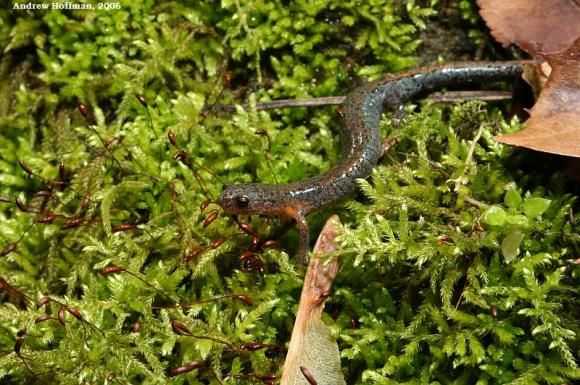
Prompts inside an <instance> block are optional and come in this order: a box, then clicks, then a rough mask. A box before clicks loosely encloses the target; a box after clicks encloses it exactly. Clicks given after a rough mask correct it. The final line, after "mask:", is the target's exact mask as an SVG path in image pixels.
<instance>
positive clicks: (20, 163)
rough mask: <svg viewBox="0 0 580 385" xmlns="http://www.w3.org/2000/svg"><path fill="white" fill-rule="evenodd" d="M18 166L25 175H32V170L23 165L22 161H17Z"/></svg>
mask: <svg viewBox="0 0 580 385" xmlns="http://www.w3.org/2000/svg"><path fill="white" fill-rule="evenodd" d="M18 164H19V165H20V168H21V169H22V170H24V172H25V173H27V174H28V175H32V170H31V169H30V167H28V166H27V165H26V163H24V161H23V160H19V161H18Z"/></svg>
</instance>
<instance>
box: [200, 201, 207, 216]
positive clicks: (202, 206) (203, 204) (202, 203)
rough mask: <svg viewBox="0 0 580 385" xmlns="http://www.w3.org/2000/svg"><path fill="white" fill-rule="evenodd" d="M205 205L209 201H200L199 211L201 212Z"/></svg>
mask: <svg viewBox="0 0 580 385" xmlns="http://www.w3.org/2000/svg"><path fill="white" fill-rule="evenodd" d="M207 206H209V201H203V202H201V204H200V205H199V211H200V212H201V213H202V214H203V212H204V211H205V209H206V208H207Z"/></svg>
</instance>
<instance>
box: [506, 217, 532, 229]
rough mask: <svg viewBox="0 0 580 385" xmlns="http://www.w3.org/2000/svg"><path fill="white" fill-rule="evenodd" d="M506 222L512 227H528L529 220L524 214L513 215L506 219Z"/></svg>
mask: <svg viewBox="0 0 580 385" xmlns="http://www.w3.org/2000/svg"><path fill="white" fill-rule="evenodd" d="M506 222H507V223H509V224H510V225H516V226H518V227H524V226H527V225H528V218H527V217H526V216H525V215H523V214H512V215H508V216H507V217H506Z"/></svg>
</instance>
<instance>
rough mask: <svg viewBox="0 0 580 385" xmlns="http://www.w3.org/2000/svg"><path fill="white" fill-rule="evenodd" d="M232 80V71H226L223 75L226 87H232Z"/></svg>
mask: <svg viewBox="0 0 580 385" xmlns="http://www.w3.org/2000/svg"><path fill="white" fill-rule="evenodd" d="M233 79H234V74H233V72H232V71H226V72H225V73H224V80H225V81H226V84H227V85H228V87H231V86H232V80H233Z"/></svg>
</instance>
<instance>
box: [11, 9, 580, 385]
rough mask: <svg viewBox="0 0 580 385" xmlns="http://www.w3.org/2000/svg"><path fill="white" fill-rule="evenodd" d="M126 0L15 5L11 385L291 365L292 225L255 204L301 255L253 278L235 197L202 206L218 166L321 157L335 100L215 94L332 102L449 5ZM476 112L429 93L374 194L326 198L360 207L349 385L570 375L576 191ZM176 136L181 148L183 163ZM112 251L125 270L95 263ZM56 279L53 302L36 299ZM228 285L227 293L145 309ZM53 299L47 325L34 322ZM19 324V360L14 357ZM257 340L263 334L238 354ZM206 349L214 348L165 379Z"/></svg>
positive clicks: (349, 276) (353, 233)
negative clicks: (228, 205)
mask: <svg viewBox="0 0 580 385" xmlns="http://www.w3.org/2000/svg"><path fill="white" fill-rule="evenodd" d="M95 3H96V2H95ZM464 3H465V2H462V3H461V4H464ZM121 5H122V7H121V9H120V10H114V11H113V10H112V11H94V12H86V11H70V10H65V11H58V10H52V11H47V12H39V11H25V10H18V11H17V10H12V9H3V10H0V18H1V20H2V23H0V31H1V32H2V33H1V34H0V49H1V50H2V51H3V52H4V54H3V56H2V59H1V62H0V77H1V79H0V91H1V92H0V112H1V114H0V167H1V168H2V173H1V174H0V196H3V197H8V198H10V199H11V202H10V203H0V247H2V248H4V247H5V246H7V245H9V244H11V243H15V242H16V243H17V246H16V248H15V249H14V250H13V251H11V252H10V253H6V255H4V256H2V257H0V277H1V278H3V279H4V280H5V281H6V284H5V285H4V286H3V287H2V289H3V290H2V291H1V292H0V298H1V300H2V303H1V304H0V350H1V352H2V353H1V354H0V379H1V381H3V383H9V384H10V383H14V384H16V383H22V382H41V381H42V382H44V383H59V384H73V383H74V384H76V383H79V382H83V381H85V382H87V383H92V382H95V383H96V382H99V383H101V382H103V383H104V382H107V378H108V377H109V376H110V373H115V374H116V377H117V379H118V380H119V381H120V382H121V383H144V384H157V383H159V384H161V383H163V384H166V383H174V384H182V383H189V384H201V383H228V384H234V383H250V382H252V381H253V382H256V381H257V379H256V378H255V377H252V376H250V375H249V374H251V373H259V374H263V373H278V374H279V371H280V368H281V365H282V363H283V360H284V355H285V351H284V349H282V348H280V345H284V344H286V343H287V341H288V339H289V336H290V330H291V326H292V321H293V315H294V313H295V310H296V305H297V300H298V297H299V293H300V288H301V273H300V272H299V271H297V270H296V269H295V262H294V260H293V259H292V258H290V257H289V254H290V255H291V254H292V253H293V250H294V249H295V247H296V238H297V237H296V231H295V229H292V230H290V231H286V232H285V231H283V229H284V227H285V225H284V223H283V221H282V220H278V219H274V220H265V219H262V218H251V219H249V218H248V219H246V220H248V221H251V223H252V224H253V226H254V228H255V229H256V231H257V233H258V234H260V236H261V237H262V239H263V240H266V239H275V240H276V241H278V242H279V243H280V244H281V245H282V246H283V248H284V250H288V252H286V251H283V250H277V249H268V250H260V251H259V252H257V253H256V255H257V257H258V258H259V260H254V261H253V262H254V263H257V262H259V261H262V262H263V263H264V274H263V275H261V274H260V273H259V271H258V270H256V269H254V270H253V271H251V270H252V269H250V268H251V267H252V266H251V263H250V262H246V263H243V262H240V261H239V259H238V257H239V256H240V255H241V254H242V253H243V252H244V251H246V250H248V249H250V248H251V243H252V239H251V237H249V236H246V235H245V233H243V232H242V231H241V230H240V229H239V228H238V227H237V225H235V223H233V221H232V220H231V219H230V218H227V217H224V216H222V215H221V214H220V215H219V216H218V217H217V219H216V220H215V221H214V222H213V223H211V224H210V225H208V226H206V227H204V221H205V220H206V218H207V216H208V215H209V213H210V212H211V211H212V210H218V211H219V208H218V207H217V206H215V205H214V204H212V203H210V204H209V206H208V207H207V208H206V209H205V211H204V212H200V209H199V207H200V204H202V202H203V201H205V200H208V199H209V200H212V199H213V198H215V197H216V196H217V194H218V193H219V192H220V191H221V188H222V184H221V182H220V181H222V180H223V181H227V182H229V183H238V182H248V181H261V182H276V183H284V182H287V181H291V180H299V179H301V178H304V177H307V176H311V175H314V174H317V173H319V172H321V171H323V170H325V169H327V168H329V167H330V165H331V164H333V163H334V162H336V160H337V159H338V152H337V147H338V146H337V143H338V138H337V133H338V131H339V130H338V129H336V127H338V119H337V118H336V116H335V115H336V114H335V113H334V111H333V109H331V108H321V109H317V110H307V109H304V108H300V109H282V110H277V111H273V112H263V111H256V110H255V109H253V108H250V109H249V111H244V110H243V109H241V108H238V109H237V110H236V111H235V112H234V113H231V114H230V113H223V112H219V111H215V110H212V111H210V112H209V113H208V112H207V111H206V110H204V106H206V105H212V104H213V103H215V102H220V103H228V102H235V103H238V104H242V103H243V102H246V101H247V102H249V103H250V105H252V104H253V103H255V102H256V101H265V100H268V99H278V98H299V97H310V96H329V95H337V94H341V93H344V92H346V91H347V90H348V89H350V88H352V87H353V83H354V82H355V81H356V80H357V79H358V78H359V77H360V76H364V77H369V78H374V77H377V76H379V75H380V74H382V73H384V72H388V71H398V70H402V69H405V68H407V67H410V66H412V65H413V64H414V63H415V60H416V58H415V57H414V56H413V55H414V52H415V50H416V48H417V47H418V45H419V44H420V42H419V41H418V39H417V37H416V36H417V31H418V30H420V29H422V28H424V27H425V23H428V21H429V17H433V18H434V17H436V14H435V11H434V9H436V7H444V6H447V4H436V2H431V3H429V2H420V3H419V2H412V1H407V2H405V4H404V6H403V4H402V3H401V2H398V1H388V0H385V1H378V0H377V1H371V2H354V1H345V2H340V4H337V3H336V2H331V1H326V0H314V1H308V2H301V1H298V2H266V1H258V2H256V1H242V0H239V1H222V2H221V3H212V2H198V1H183V2H167V3H166V2H160V3H159V4H158V3H156V2H153V1H149V0H133V1H130V2H129V1H123V2H121ZM465 9H468V8H465ZM469 9H471V8H469ZM469 9H468V10H467V11H464V13H465V18H466V19H470V18H471V17H468V16H469V15H470V13H469V12H471V11H469ZM228 71H230V72H231V76H232V80H231V83H230V84H228V82H227V81H226V77H227V76H229V73H228ZM226 74H228V75H227V76H226ZM135 93H137V94H141V95H143V97H144V100H145V101H146V104H147V108H145V106H144V105H143V104H141V103H140V102H139V100H138V99H137V98H136V97H135ZM78 102H81V103H84V105H86V106H87V108H88V110H89V114H88V115H87V118H86V119H85V117H83V114H81V112H80V111H79V109H78V106H77V103H78ZM484 107H485V106H484V105H482V104H478V103H471V104H463V105H456V106H451V107H443V106H441V105H423V106H422V109H421V112H420V113H415V114H411V115H409V116H408V118H407V124H405V125H404V126H401V127H399V126H393V125H392V124H391V123H389V121H388V119H387V120H385V122H384V126H383V128H384V133H385V135H386V136H389V137H396V138H398V143H397V145H396V146H394V147H393V148H391V150H390V152H389V154H388V156H387V157H385V159H384V160H383V161H382V163H381V165H379V166H378V167H377V168H376V171H375V173H374V174H373V177H372V178H371V179H370V180H369V181H366V182H361V191H362V193H363V195H361V194H359V195H358V196H357V197H355V200H353V201H349V202H345V203H343V204H340V205H337V206H336V207H333V208H331V209H329V210H326V211H324V212H323V213H318V214H313V215H312V216H311V218H309V221H310V222H311V223H312V227H313V228H314V229H316V228H317V227H320V224H321V223H323V222H324V220H325V218H326V214H327V213H328V211H334V212H337V213H339V214H340V216H341V218H343V222H344V223H345V232H344V234H343V236H342V242H343V246H344V251H343V252H342V258H343V262H342V264H343V266H342V269H341V271H340V273H339V277H338V279H337V282H336V285H335V289H336V293H335V295H334V297H333V299H332V300H331V301H330V303H329V305H328V313H329V314H330V317H327V321H328V322H329V323H331V326H332V327H333V330H334V332H335V334H336V335H337V336H338V340H339V346H340V349H341V352H342V353H341V354H342V357H343V360H344V362H343V363H344V365H343V367H344V370H345V375H346V376H347V379H348V381H347V382H348V383H349V384H366V383H385V384H386V383H389V384H390V383H405V382H406V383H437V382H439V383H458V384H459V383H462V384H463V383H464V384H471V383H474V382H477V381H479V383H481V384H484V383H487V384H501V383H507V382H510V381H511V382H513V383H562V382H566V381H572V380H574V379H575V378H577V377H578V376H579V373H578V369H577V366H576V365H577V364H576V363H575V362H574V354H575V352H577V350H578V339H577V333H578V329H579V328H578V324H577V321H576V320H577V319H578V318H579V317H578V309H577V303H574V302H573V301H574V298H575V296H574V294H576V292H575V289H576V288H577V278H578V268H577V267H576V265H574V264H571V263H569V262H568V261H569V260H575V259H576V258H577V255H578V251H579V240H580V237H579V236H578V225H577V224H576V223H575V222H574V218H573V213H574V211H575V210H576V211H577V207H578V204H577V202H576V201H575V200H574V196H573V195H572V194H573V192H574V190H573V186H572V187H570V184H569V183H568V182H567V181H566V179H565V178H564V177H563V176H562V175H561V174H559V173H557V172H554V169H557V168H558V167H559V166H560V165H559V164H558V160H557V158H555V157H549V156H541V155H538V154H535V153H531V152H528V151H525V150H521V149H511V148H508V147H505V146H503V145H500V144H497V143H495V142H493V141H492V140H491V139H490V137H491V135H492V132H494V133H497V131H498V130H499V131H502V130H503V131H510V130H515V129H518V128H519V125H517V124H515V123H510V122H506V121H505V120H504V119H503V118H502V117H501V116H500V115H499V113H498V111H497V110H496V109H495V108H492V107H486V108H484ZM87 121H88V122H87ZM498 127H499V128H498ZM257 129H261V130H266V131H267V132H268V138H269V139H268V138H266V137H264V136H261V135H256V134H255V131H256V130H257ZM480 129H481V130H482V131H481V132H482V138H481V139H480V140H479V141H478V142H477V143H473V138H474V137H475V136H476V132H477V131H478V130H480ZM170 132H171V133H173V134H174V135H175V142H176V144H177V145H176V146H174V145H171V144H170V141H169V140H168V138H167V136H168V133H170ZM103 142H107V143H109V144H108V146H107V148H106V149H105V147H104V146H103ZM181 150H183V151H185V152H187V154H189V158H185V157H179V156H178V157H177V158H176V157H175V156H174V155H175V154H176V153H177V154H178V155H179V153H178V151H181ZM530 158H534V159H532V160H531V161H530ZM536 158H539V159H536ZM19 160H22V161H24V162H25V167H28V168H30V169H31V170H32V171H33V173H34V174H35V175H29V174H28V173H26V172H25V170H24V168H23V167H21V166H20V165H19V163H18V162H19ZM61 162H62V165H63V166H64V168H62V167H60V165H61ZM208 170H209V171H208ZM59 180H64V181H65V182H66V183H65V184H59V183H55V182H54V181H59ZM50 181H53V182H50ZM40 190H44V191H48V190H50V191H51V192H52V196H53V197H52V198H46V197H43V196H38V195H35V194H36V193H37V192H38V191H40ZM16 197H19V198H20V199H21V200H22V202H23V203H24V204H25V205H26V206H27V207H30V208H32V210H30V211H28V212H23V211H21V210H19V209H18V208H17V206H16V205H15V204H14V201H15V199H16ZM34 211H38V212H34ZM51 214H54V215H55V216H54V218H52V222H51V223H40V222H43V221H44V222H48V221H49V219H50V215H51ZM47 217H48V219H47ZM126 224H129V225H130V226H127V227H126V228H125V231H117V230H119V229H120V228H119V227H118V226H119V225H126ZM216 240H224V243H223V244H221V245H220V246H219V247H216V248H214V247H213V246H215V245H216V244H215V243H214V242H215V241H216ZM111 266H120V267H123V268H124V269H126V270H127V271H117V272H110V273H109V274H104V275H103V274H99V272H100V271H101V269H103V268H106V267H111ZM244 267H245V269H244ZM369 282H372V284H368V283H369ZM8 284H9V285H11V286H7V285H8ZM12 287H13V288H15V289H17V290H19V291H20V292H22V293H25V294H26V296H27V297H28V298H30V300H31V302H32V304H31V305H30V306H28V308H24V307H23V306H22V305H23V303H22V299H21V298H19V297H18V294H17V292H16V291H14V290H12V289H11V288H12ZM44 295H49V296H50V297H51V298H53V299H54V301H52V302H51V303H50V304H48V305H45V306H43V307H42V308H40V309H36V308H35V306H34V302H36V301H37V300H38V299H40V298H41V297H42V296H44ZM224 295H226V296H232V295H233V296H234V297H225V298H221V299H217V300H215V301H209V302H204V303H198V304H195V305H193V306H192V307H186V308H177V309H163V310H160V309H157V310H153V309H151V306H164V305H171V304H173V303H176V302H179V303H184V304H186V303H192V302H194V301H199V300H206V299H212V298H218V297H220V296H224ZM240 295H244V296H247V297H249V298H251V299H252V304H249V302H248V301H245V302H244V301H240V300H239V299H240V297H235V296H240ZM236 298H238V299H236ZM241 299H244V300H245V297H241ZM63 307H64V308H65V310H64V313H63V314H64V315H62V316H61V318H62V317H64V320H65V321H66V326H63V325H62V324H61V323H60V322H59V321H58V313H59V310H60V309H61V308H63ZM66 307H70V308H72V309H73V310H70V311H67V310H66ZM74 309H77V310H78V311H79V312H80V315H79V314H78V313H75V310H74ZM496 312H497V316H495V313H496ZM42 314H50V315H51V317H53V319H51V320H47V321H43V322H39V323H35V320H36V319H37V317H39V316H40V315H42ZM75 314H76V315H77V316H78V318H77V317H75ZM137 321H139V322H140V325H141V327H140V330H139V331H138V332H132V328H133V327H134V325H135V323H136V322H137ZM351 321H352V322H351ZM175 322H178V323H179V324H175ZM353 323H354V324H357V323H358V327H357V328H353V327H352V324H353ZM176 325H183V326H184V327H185V328H187V329H179V326H176ZM24 328H26V329H27V335H26V338H25V339H24V344H23V345H22V347H21V350H20V352H21V354H22V359H23V360H24V362H25V363H26V365H24V363H23V360H22V359H21V357H20V356H19V355H17V354H15V352H14V347H15V344H16V341H17V331H18V330H21V329H24ZM97 328H98V329H97ZM176 328H177V331H180V330H181V331H180V334H181V335H178V333H176V332H175V331H176ZM184 330H189V331H190V332H191V333H188V332H185V331H184ZM250 342H260V343H264V344H267V345H266V346H265V347H266V348H265V349H261V350H257V351H251V350H242V349H240V348H241V346H242V345H243V344H245V343H250ZM193 360H200V361H203V362H204V365H203V366H202V367H201V368H200V369H196V370H192V371H191V372H189V373H188V374H185V375H180V376H176V377H170V376H169V374H170V370H171V368H176V367H180V366H184V365H186V364H187V363H189V362H191V361H193Z"/></svg>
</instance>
